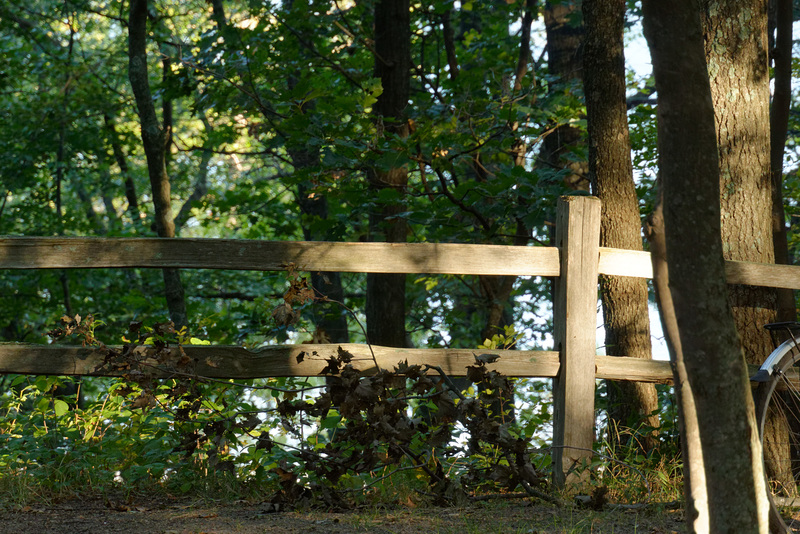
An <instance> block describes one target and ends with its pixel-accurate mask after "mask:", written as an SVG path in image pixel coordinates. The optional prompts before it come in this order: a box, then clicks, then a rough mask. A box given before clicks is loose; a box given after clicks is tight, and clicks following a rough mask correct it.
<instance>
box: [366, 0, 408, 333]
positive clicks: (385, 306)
mask: <svg viewBox="0 0 800 534" xmlns="http://www.w3.org/2000/svg"><path fill="white" fill-rule="evenodd" d="M374 27H375V77H376V78H380V80H381V84H382V85H383V93H381V95H380V96H379V97H378V101H377V102H376V103H375V106H374V113H375V116H376V122H377V124H378V130H379V133H380V132H381V130H382V131H383V132H387V133H392V134H395V135H398V136H400V137H407V136H408V133H409V131H408V121H407V119H406V117H405V111H406V106H408V98H409V90H410V82H411V80H410V69H411V28H410V15H409V3H408V0H381V1H379V2H378V3H376V5H375V25H374ZM369 181H370V185H371V186H372V187H373V188H374V189H375V190H376V192H377V190H380V189H384V188H393V189H396V190H397V191H398V192H399V193H400V195H401V196H402V195H403V194H404V193H405V188H406V185H407V183H408V171H407V169H406V168H405V167H402V166H401V167H397V168H393V169H388V170H386V169H372V170H370V172H369ZM403 211H404V207H403V204H402V203H400V202H398V203H395V204H392V205H387V206H384V207H383V208H382V209H380V211H378V212H376V213H374V214H373V215H372V216H371V217H370V239H371V240H374V241H380V240H383V241H387V242H390V243H403V242H405V241H406V237H407V234H408V226H407V224H406V221H405V220H404V219H402V218H395V217H394V216H396V215H398V214H400V213H402V212H403ZM405 284H406V276H405V275H404V274H368V275H367V306H366V315H367V337H368V338H369V342H370V343H374V344H377V345H385V346H389V347H402V346H404V345H405V344H406V329H405V300H406V287H405Z"/></svg>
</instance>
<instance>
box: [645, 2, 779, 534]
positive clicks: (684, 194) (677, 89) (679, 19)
mask: <svg viewBox="0 0 800 534" xmlns="http://www.w3.org/2000/svg"><path fill="white" fill-rule="evenodd" d="M643 13H644V30H645V36H646V37H647V40H648V43H649V45H650V51H651V57H652V60H653V69H654V74H655V79H656V90H657V92H658V148H659V171H660V173H661V178H662V181H663V186H664V200H665V205H664V223H665V233H666V236H665V237H666V254H667V263H668V266H669V276H670V280H669V288H670V295H671V297H672V300H673V302H674V307H675V313H676V317H677V321H678V330H679V333H680V344H681V348H682V353H683V360H682V361H680V360H679V361H677V362H675V364H676V368H677V367H679V366H685V371H686V374H685V377H682V376H680V374H677V373H676V376H675V380H676V384H678V385H679V386H680V387H681V388H682V389H683V390H684V391H688V392H690V393H691V395H692V397H693V399H694V401H695V407H696V415H697V424H698V428H699V434H700V442H701V443H700V446H701V448H702V450H701V451H696V452H698V454H693V453H694V452H695V451H692V450H690V453H692V454H690V457H689V461H690V462H695V461H697V459H698V458H700V456H699V454H702V459H703V471H704V474H705V477H706V480H705V482H706V490H707V494H708V502H707V503H702V502H698V501H697V500H694V501H693V502H690V503H687V508H688V509H691V508H692V507H694V508H699V507H702V506H706V504H707V507H708V521H709V523H708V526H707V527H708V528H707V530H706V531H710V532H715V533H722V532H731V533H733V532H736V533H743V532H767V528H768V513H769V503H768V500H767V496H766V487H765V484H764V477H763V472H762V463H761V446H760V441H759V436H758V430H757V428H756V422H755V413H754V408H753V399H752V395H751V394H750V384H749V380H748V377H747V367H746V365H745V361H744V357H743V356H742V350H741V348H740V346H739V345H738V343H737V338H736V330H735V327H734V320H733V313H732V311H731V308H730V305H729V304H728V300H727V298H726V294H727V286H726V283H725V267H724V261H723V242H722V240H721V230H720V210H719V198H720V182H719V170H720V167H719V157H718V151H717V143H716V133H715V124H714V107H713V104H712V100H711V91H710V88H709V76H708V70H707V69H706V63H705V59H704V53H703V31H702V22H701V17H700V13H699V12H698V9H697V4H696V3H695V2H693V0H679V1H676V2H670V3H666V2H661V1H660V0H645V1H644V2H643ZM679 356H680V354H679ZM683 408H685V406H683ZM681 415H682V417H683V418H684V420H685V419H686V418H687V414H686V413H682V414H681ZM685 465H686V464H685ZM689 471H690V468H689V466H688V465H686V467H685V472H686V473H687V475H688V473H689ZM701 515H702V514H701ZM698 527H700V528H702V525H698V524H697V523H696V522H695V523H693V530H695V531H700V530H699V528H698Z"/></svg>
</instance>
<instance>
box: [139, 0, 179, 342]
mask: <svg viewBox="0 0 800 534" xmlns="http://www.w3.org/2000/svg"><path fill="white" fill-rule="evenodd" d="M128 32H129V33H128V78H129V80H130V82H131V88H132V89H133V95H134V97H135V99H136V107H137V110H138V112H139V122H140V124H141V128H142V144H143V146H144V153H145V157H146V158H147V173H148V175H149V177H150V188H151V190H152V193H153V205H154V206H155V227H156V232H157V233H158V236H159V237H175V223H174V221H173V218H172V205H171V197H170V183H169V176H168V175H167V165H166V153H167V149H168V144H167V143H168V140H169V137H170V132H169V131H167V130H165V129H163V128H161V126H160V125H159V122H158V117H157V116H156V109H155V106H154V105H153V97H152V93H151V92H150V81H149V79H148V75H147V0H132V1H131V7H130V18H129V21H128ZM163 274H164V287H165V296H166V299H167V307H168V309H169V315H170V319H171V320H172V322H173V323H175V325H176V326H179V327H180V326H184V325H186V323H187V315H186V300H185V298H184V293H183V285H182V284H181V278H180V271H178V270H177V269H164V270H163Z"/></svg>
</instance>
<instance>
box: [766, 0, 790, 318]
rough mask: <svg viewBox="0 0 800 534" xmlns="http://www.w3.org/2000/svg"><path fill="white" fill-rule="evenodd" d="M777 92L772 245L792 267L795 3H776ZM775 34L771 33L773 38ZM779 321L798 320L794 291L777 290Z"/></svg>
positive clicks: (780, 0) (771, 134)
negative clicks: (787, 206)
mask: <svg viewBox="0 0 800 534" xmlns="http://www.w3.org/2000/svg"><path fill="white" fill-rule="evenodd" d="M775 4H776V6H775V26H776V30H777V31H776V37H775V47H774V48H771V50H774V54H773V56H774V62H775V68H774V73H775V77H774V82H775V91H774V93H773V96H772V108H771V109H770V116H769V124H770V132H769V138H770V165H771V167H772V242H773V246H774V248H775V263H782V264H790V263H792V262H791V260H790V258H789V243H788V235H787V230H786V214H785V212H784V210H783V153H784V150H785V148H786V133H787V129H788V125H789V107H790V105H791V100H792V2H791V0H775ZM771 35H772V32H770V36H771ZM777 304H778V315H777V319H778V321H794V320H795V319H796V318H797V313H796V309H795V298H794V291H792V290H791V289H779V290H777Z"/></svg>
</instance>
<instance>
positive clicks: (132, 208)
mask: <svg viewBox="0 0 800 534" xmlns="http://www.w3.org/2000/svg"><path fill="white" fill-rule="evenodd" d="M103 120H104V121H105V124H106V129H107V130H108V139H109V142H110V143H111V150H112V151H113V153H114V161H116V162H117V166H118V167H119V171H120V173H122V176H123V177H124V178H125V199H126V200H127V201H128V208H127V210H126V211H128V212H129V213H130V216H131V217H132V218H133V219H134V220H138V219H139V198H138V196H137V195H136V183H135V182H134V181H133V177H132V176H131V173H130V170H129V169H128V160H127V159H126V158H125V153H124V152H123V151H122V145H121V144H120V141H119V134H118V133H117V127H116V125H115V124H114V119H112V118H111V116H110V115H107V114H106V115H103Z"/></svg>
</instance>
